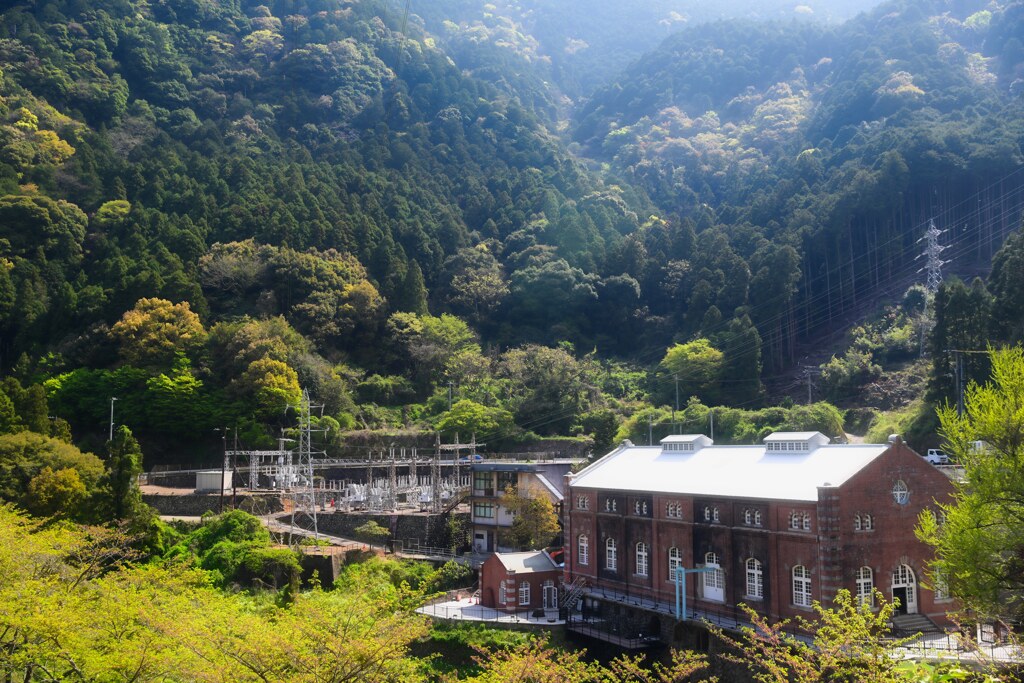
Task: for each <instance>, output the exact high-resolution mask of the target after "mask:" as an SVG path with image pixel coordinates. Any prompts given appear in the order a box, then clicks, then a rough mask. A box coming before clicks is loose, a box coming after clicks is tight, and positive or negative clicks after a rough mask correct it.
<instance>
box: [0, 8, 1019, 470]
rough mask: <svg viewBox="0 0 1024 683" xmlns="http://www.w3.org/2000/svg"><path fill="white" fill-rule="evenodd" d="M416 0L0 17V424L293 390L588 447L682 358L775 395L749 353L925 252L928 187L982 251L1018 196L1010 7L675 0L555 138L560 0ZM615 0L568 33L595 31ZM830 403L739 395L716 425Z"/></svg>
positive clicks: (607, 438)
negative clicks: (839, 14)
mask: <svg viewBox="0 0 1024 683" xmlns="http://www.w3.org/2000/svg"><path fill="white" fill-rule="evenodd" d="M572 7H573V6H572V5H566V6H559V8H560V9H559V11H568V10H569V9H571V8H572ZM404 10H405V8H404V7H403V6H401V5H398V4H397V3H392V4H389V3H378V2H339V1H338V0H294V1H291V0H279V1H278V2H270V3H267V4H257V3H256V2H213V1H212V0H160V1H149V2H143V1H142V0H137V1H136V0H103V1H101V2H88V3H86V2H74V1H71V0H61V1H58V0H50V1H41V2H33V3H29V2H21V3H15V4H14V5H13V7H10V8H8V9H6V10H5V11H4V12H3V14H2V15H0V97H2V99H0V258H2V265H3V266H4V267H3V268H0V371H2V372H3V373H4V374H5V375H6V376H7V379H6V380H4V381H5V385H4V393H5V395H6V397H7V399H8V403H9V404H10V406H9V410H8V409H7V408H5V407H4V406H3V405H0V409H2V410H7V412H8V413H9V415H8V418H6V419H5V420H6V423H7V425H8V426H7V427H5V429H8V431H16V430H17V429H18V428H21V427H24V426H30V427H31V428H33V429H34V430H36V431H44V432H47V431H51V432H54V433H55V434H56V433H60V434H65V433H66V431H67V425H65V424H64V423H63V422H62V421H63V420H67V421H68V422H69V423H70V427H71V429H72V432H73V435H74V438H76V439H78V440H80V441H81V440H82V439H84V441H83V444H84V445H85V446H89V447H93V448H97V447H98V446H99V442H100V441H101V440H102V439H104V438H105V437H106V425H107V420H108V411H109V409H110V403H109V400H110V398H111V397H115V396H116V397H117V398H118V399H120V402H119V403H118V404H117V411H118V422H121V423H124V424H127V425H129V426H131V427H132V428H133V429H134V430H135V431H136V432H137V433H138V434H139V436H140V438H141V439H142V441H143V443H144V446H145V447H146V449H147V452H153V451H154V450H155V451H156V452H157V453H158V454H159V457H165V456H166V457H167V458H168V459H172V458H177V457H180V455H181V450H182V449H183V448H184V446H182V444H188V443H195V442H203V443H209V442H212V441H213V440H214V439H213V437H211V436H210V434H212V430H213V429H214V428H215V427H216V428H222V427H224V426H225V425H235V424H237V425H239V426H240V427H241V429H242V431H243V432H244V435H245V438H246V439H247V440H249V441H250V442H253V443H256V442H260V441H263V440H266V439H267V438H269V435H270V434H272V433H273V432H274V430H275V429H276V427H277V426H280V425H281V424H285V423H287V422H288V419H289V418H288V417H287V416H285V414H284V413H283V407H284V406H285V405H286V404H287V403H289V402H293V401H294V400H296V398H297V396H298V392H299V388H300V387H305V388H308V389H310V391H311V392H312V393H313V395H314V397H315V398H317V399H318V400H320V401H323V402H324V403H325V404H326V406H327V415H328V416H329V417H325V420H327V423H326V424H327V426H329V427H331V429H332V431H331V434H333V435H335V436H334V437H332V438H334V439H336V438H337V435H338V434H339V433H340V432H342V431H344V430H345V429H349V428H356V427H365V428H382V427H386V428H391V429H394V428H400V427H401V428H406V427H408V428H413V429H415V428H435V427H437V428H441V429H443V430H445V431H446V432H447V433H450V434H451V435H452V436H454V434H455V433H456V432H458V433H460V434H462V435H463V438H465V437H466V436H468V434H467V432H477V433H478V434H479V435H480V436H481V437H486V438H489V439H491V440H492V441H493V442H494V443H501V442H503V441H506V440H509V439H517V438H523V437H525V436H529V435H530V434H531V433H537V434H541V435H551V436H554V435H561V436H565V435H570V434H584V435H589V436H590V437H591V438H593V439H595V440H596V442H597V444H598V446H599V447H605V446H607V445H608V444H609V443H611V440H612V439H613V438H615V437H616V435H617V434H618V436H620V437H621V436H622V435H625V434H631V435H633V436H635V434H634V430H637V429H641V428H640V427H638V426H637V425H638V424H639V423H638V422H637V420H641V419H642V418H641V416H644V415H648V413H644V412H643V411H644V410H647V411H652V412H649V416H650V418H651V420H652V421H654V420H655V419H657V420H659V421H660V422H662V424H661V425H660V429H662V430H663V431H665V430H668V429H671V425H670V424H668V422H670V421H671V417H666V415H670V413H671V411H669V410H668V408H667V406H668V405H670V404H672V403H673V402H674V401H675V389H676V385H677V383H678V384H679V385H680V386H679V391H680V392H681V401H680V408H682V407H683V406H684V404H687V402H688V399H689V398H690V397H695V399H694V401H697V402H693V401H691V402H690V403H689V405H690V406H691V407H692V410H691V411H690V413H688V415H689V417H687V418H686V419H687V420H691V421H694V427H693V428H698V427H699V425H698V422H699V421H700V420H701V419H703V418H702V417H701V416H702V415H706V406H707V405H709V404H721V405H729V406H732V407H734V408H736V409H738V410H740V411H741V413H742V412H743V410H760V409H762V408H764V407H765V406H766V404H768V403H771V402H772V399H773V397H769V396H768V395H766V394H765V392H764V391H763V388H762V377H764V378H765V379H774V378H777V377H779V376H781V375H784V374H785V373H787V372H789V371H790V370H791V368H792V367H793V366H794V364H795V363H797V362H798V360H799V359H800V357H801V354H803V353H805V352H806V351H807V350H808V349H812V350H813V348H814V346H815V345H816V344H819V343H820V340H821V339H822V336H823V335H825V334H831V333H841V332H842V331H843V330H844V329H845V328H846V326H848V325H849V324H851V323H852V322H853V321H854V320H855V319H857V318H858V317H860V316H862V315H864V314H866V313H867V312H870V311H871V310H873V309H874V308H875V306H876V304H877V302H878V300H879V299H880V298H883V297H885V296H889V295H892V296H894V297H895V298H898V297H899V296H901V295H902V294H903V291H904V290H906V288H907V286H908V285H909V284H910V283H911V282H913V281H914V280H915V279H919V278H920V277H922V276H919V275H917V274H916V270H917V268H918V267H919V266H920V263H919V262H915V261H914V258H915V257H916V256H917V255H918V254H919V253H920V246H919V245H918V244H917V240H918V238H919V237H920V235H921V233H922V231H923V229H924V227H925V226H926V224H927V221H928V219H929V218H930V217H932V216H934V217H935V218H936V219H937V220H938V221H939V222H940V223H941V224H942V225H943V226H944V227H949V228H951V229H950V231H949V232H948V236H947V237H946V238H944V239H946V240H947V241H946V243H947V244H948V245H949V249H948V251H947V252H946V254H948V256H949V257H950V260H951V261H952V265H951V266H950V268H953V269H954V270H956V269H959V272H963V273H965V274H966V273H972V272H982V271H984V270H986V269H987V268H988V265H989V262H990V259H991V258H992V256H993V255H994V254H995V253H996V252H997V250H998V249H999V247H1000V245H1001V244H1002V241H1003V239H1004V237H1005V236H1006V235H1007V234H1008V233H1009V232H1010V231H1011V230H1012V229H1014V228H1016V227H1017V226H1018V225H1019V216H1020V208H1021V203H1022V202H1021V199H1020V193H1021V192H1022V191H1024V186H1022V183H1021V179H1022V178H1024V174H1022V173H1020V172H1019V171H1020V169H1021V163H1022V160H1021V135H1022V128H1024V125H1022V123H1021V122H1022V121H1024V117H1022V116H1021V113H1022V112H1021V103H1022V100H1021V80H1020V79H1021V77H1022V75H1024V74H1022V72H1021V69H1022V68H1024V67H1022V64H1024V49H1022V48H1021V47H1020V41H1019V38H1018V37H1017V36H1018V35H1020V31H1019V30H1018V29H1019V28H1020V22H1021V21H1022V7H1021V4H1020V3H1012V4H1009V5H1005V6H1002V5H999V6H997V5H992V6H991V7H990V8H989V9H981V8H980V5H979V6H977V7H975V6H974V5H973V4H972V3H969V2H968V3H959V4H957V5H956V6H947V5H946V4H944V3H938V2H913V3H912V2H896V3H890V4H887V5H885V6H883V7H880V8H878V9H876V10H874V11H872V12H871V13H870V14H867V15H861V16H860V17H858V18H856V19H854V20H851V21H850V22H848V23H846V24H843V25H819V24H815V23H812V22H810V21H804V20H801V21H799V22H796V23H784V24H782V23H767V24H766V23H761V24H754V23H750V22H746V23H742V22H741V23H737V22H728V23H726V22H720V23H717V24H710V25H704V26H702V27H700V28H696V27H695V28H691V29H686V30H684V31H683V32H682V33H678V34H674V35H672V36H670V37H669V38H668V39H666V40H665V41H664V42H663V43H662V45H661V46H660V47H659V48H658V49H657V50H655V51H654V52H651V53H649V54H647V55H646V56H644V57H643V58H642V59H640V60H639V61H637V62H635V63H634V64H633V65H632V66H630V67H629V69H628V70H627V71H626V72H625V73H624V75H623V76H621V77H620V78H618V79H617V81H616V82H614V83H612V84H611V85H608V86H606V87H604V88H602V89H600V90H598V91H597V92H595V93H594V95H593V96H592V97H590V98H589V99H587V101H586V102H585V103H584V104H583V105H582V106H581V107H580V108H579V110H578V112H577V115H576V118H575V119H574V120H573V122H572V123H571V134H572V136H573V137H574V138H575V142H573V143H571V144H566V143H567V141H566V140H562V139H560V138H559V137H558V136H557V134H556V133H555V132H553V131H555V130H556V129H557V126H556V124H557V123H558V118H559V116H560V115H562V114H563V113H564V112H565V111H567V110H566V109H565V106H566V104H567V102H566V100H564V99H563V98H562V97H561V95H560V94H559V87H563V88H566V89H568V88H569V86H568V85H567V84H569V83H570V81H568V80H562V81H558V82H557V83H555V85H552V82H550V81H548V79H549V78H550V77H552V75H553V74H555V71H553V70H552V69H554V68H555V67H556V66H557V64H556V63H555V62H556V61H557V60H553V59H552V55H554V54H555V53H556V52H557V50H556V49H555V48H554V47H552V46H557V45H559V44H560V43H559V42H558V40H559V39H560V38H558V35H556V34H558V31H557V27H558V26H559V25H560V24H559V22H558V21H555V20H554V19H553V18H552V17H555V16H556V14H550V12H554V11H555V10H554V8H553V7H552V8H548V9H544V8H543V7H541V6H540V5H539V4H538V5H537V6H536V7H534V6H533V5H531V4H526V5H523V6H521V7H518V8H514V7H512V6H508V7H506V6H504V5H502V6H495V7H494V8H493V9H491V8H489V7H485V8H484V10H485V14H488V15H489V16H488V17H485V19H481V20H480V21H481V22H483V23H482V24H480V25H477V24H475V23H473V22H474V21H476V20H475V19H473V17H475V16H477V14H476V13H477V12H478V11H479V8H478V7H475V6H472V4H471V3H465V2H462V3H457V2H452V3H446V4H445V3H442V4H440V5H430V6H426V5H424V6H414V5H413V4H410V12H409V13H406V12H405V11H404ZM513 10H514V12H513ZM670 10H672V8H671V7H670V5H669V4H667V3H665V4H659V5H657V7H652V8H647V9H645V10H643V11H642V12H641V11H640V10H639V9H637V8H632V10H631V11H637V12H640V13H639V14H636V15H635V16H636V17H647V19H644V21H647V20H648V19H650V18H651V16H660V14H659V13H661V12H664V11H670ZM622 11H624V10H612V9H607V10H603V11H601V12H595V13H593V16H590V17H588V20H587V22H581V23H572V22H569V23H566V24H565V28H564V30H563V32H562V33H561V34H559V35H561V38H565V39H568V38H571V37H572V35H573V34H572V31H574V30H576V29H580V30H584V29H586V31H589V32H590V33H587V35H590V36H591V40H592V41H594V42H595V45H596V44H598V43H599V42H600V41H599V39H601V40H605V39H610V36H611V35H612V34H613V33H614V30H613V28H612V27H614V26H615V25H616V24H622V23H624V22H625V23H629V22H626V18H627V16H634V15H624V14H622ZM531 12H533V13H532V14H531ZM546 12H547V13H546ZM644 12H647V14H644ZM515 13H518V14H515ZM651 13H654V14H653V15H652V14H651ZM513 14H515V17H518V19H517V18H515V17H513ZM818 14H819V15H823V14H828V12H827V11H825V10H824V9H822V10H821V11H820V12H818ZM773 16H783V15H775V14H773ZM503 17H504V19H503ZM531 17H532V18H531ZM505 19H508V21H511V22H512V23H511V24H509V23H508V22H506V21H505ZM526 19H529V21H527V20H526ZM680 23H685V22H680ZM631 26H633V24H631ZM643 26H646V24H644V23H643V21H639V19H638V20H637V22H635V26H633V28H631V31H634V32H633V33H630V35H633V36H638V34H637V33H636V32H635V31H640V29H641V28H642V27H643ZM481 27H482V28H481ZM501 27H504V28H501ZM499 28H500V29H501V30H498V29H499ZM506 29H507V30H506ZM627 33H629V32H627ZM648 33H649V31H648ZM580 35H583V34H580ZM602 36H603V38H602ZM647 39H650V38H649V37H648V38H647ZM601 44H604V43H601ZM642 44H643V41H641V40H640V39H639V38H638V37H637V38H636V40H635V41H634V42H633V43H631V45H632V47H631V48H630V49H640V46H641V45H642ZM581 49H582V48H581ZM559 68H561V67H559ZM602 68H604V71H603V73H607V72H608V70H609V68H610V67H607V66H606V67H602ZM596 73H597V71H595V72H594V74H596ZM588 78H591V79H592V80H593V79H596V78H597V76H596V75H592V76H590V77H588ZM558 83H561V86H559V85H558ZM581 83H583V81H582V80H580V81H578V82H576V85H575V86H572V87H575V88H577V89H579V88H582V87H583V86H582V85H580V84H581ZM583 154H585V155H589V157H587V156H582V155H583ZM1003 291H1004V293H1003V294H1002V295H1000V296H1002V300H1001V302H1000V303H999V304H998V306H997V307H996V309H995V310H1002V311H1008V310H1015V308H1014V307H1015V305H1016V303H1015V302H1016V301H1017V299H1014V297H1015V296H1016V294H1015V291H1016V290H1014V289H1013V287H1012V286H1006V287H1004V290H1003ZM1000 307H1002V308H1000ZM1000 315H1002V314H996V317H997V318H998V317H999V316H1000ZM1000 319H1001V318H1000ZM901 324H903V323H901ZM908 324H909V323H908ZM915 324H916V323H915ZM1000 325H1002V323H998V324H995V326H994V327H993V329H998V330H1001V331H1000V332H999V333H998V334H996V333H993V336H992V337H990V338H991V339H995V340H999V339H1009V338H1011V337H1012V335H1011V331H1012V329H1011V328H1010V327H1006V326H1001V327H1000ZM900 329H903V328H900ZM915 329H916V328H915ZM879 334H881V333H879ZM901 334H904V333H903V332H901ZM986 339H988V338H986ZM936 343H938V342H936ZM901 353H902V352H901ZM898 356H899V354H898V353H897V354H896V356H895V357H898ZM858 358H859V357H858ZM947 360H948V359H947ZM870 362H872V361H870V360H869V361H868V363H869V364H870ZM853 365H854V366H856V363H853ZM844 372H845V370H844ZM848 374H850V373H848ZM847 379H848V378H844V377H840V380H841V381H840V385H842V382H844V381H847ZM842 386H847V387H848V390H847V393H849V392H852V391H858V390H859V389H856V386H857V383H856V382H854V383H853V384H852V385H851V384H849V382H848V383H847V384H846V385H842ZM850 386H853V387H854V388H853V389H850V388H849V387H850ZM937 391H938V390H937ZM948 391H949V390H948V387H947V388H946V389H942V390H941V391H940V393H939V394H936V396H939V395H948ZM449 392H450V393H451V396H452V405H451V406H449V402H448V396H449ZM943 392H944V393H943ZM853 401H854V402H855V399H853ZM0 403H4V402H3V401H2V400H0ZM657 406H666V408H665V409H660V408H657ZM702 411H703V412H702ZM46 416H53V417H54V418H58V419H55V420H53V421H51V422H52V423H53V424H52V425H50V424H48V423H47V421H46V420H45V417H46ZM656 416H660V417H656ZM838 419H839V418H837V417H836V414H835V413H834V412H832V411H829V410H827V409H823V410H821V411H817V412H815V411H807V412H805V413H802V414H790V413H789V412H787V411H786V410H782V412H770V413H765V414H762V413H757V414H753V413H751V414H749V415H748V414H745V413H744V414H740V413H737V416H736V418H735V420H734V423H735V424H734V430H733V431H732V432H728V431H727V432H725V433H724V434H723V435H722V437H721V438H723V439H735V440H750V439H754V438H757V436H758V434H760V433H762V432H764V431H765V430H770V429H772V428H777V427H779V426H781V425H788V426H793V427H794V428H795V427H797V426H802V427H805V428H811V427H814V428H821V429H824V430H827V431H830V432H834V431H837V430H838V429H839V425H838V423H837V420H838ZM90 439H91V440H92V441H90ZM335 445H337V444H336V443H335Z"/></svg>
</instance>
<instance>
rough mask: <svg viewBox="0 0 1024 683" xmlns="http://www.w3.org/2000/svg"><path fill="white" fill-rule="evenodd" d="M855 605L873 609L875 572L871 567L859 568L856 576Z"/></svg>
mask: <svg viewBox="0 0 1024 683" xmlns="http://www.w3.org/2000/svg"><path fill="white" fill-rule="evenodd" d="M856 583H857V604H859V605H867V606H868V607H870V608H872V609H874V607H875V572H874V570H873V569H871V567H867V566H865V567H860V568H858V569H857V574H856Z"/></svg>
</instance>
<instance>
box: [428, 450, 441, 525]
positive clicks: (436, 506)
mask: <svg viewBox="0 0 1024 683" xmlns="http://www.w3.org/2000/svg"><path fill="white" fill-rule="evenodd" d="M430 511H431V512H434V513H438V512H441V435H440V434H436V435H435V436H434V458H433V460H431V461H430Z"/></svg>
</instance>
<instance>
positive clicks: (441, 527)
mask: <svg viewBox="0 0 1024 683" xmlns="http://www.w3.org/2000/svg"><path fill="white" fill-rule="evenodd" d="M451 514H455V515H456V517H461V518H464V519H463V525H464V526H465V525H468V523H469V515H468V514H467V513H451ZM449 516H450V515H424V514H418V515H392V514H389V513H381V512H337V513H325V514H318V515H317V529H319V530H320V531H322V532H323V533H325V534H328V535H331V536H341V537H342V538H352V539H355V540H359V539H358V536H357V534H356V533H355V529H356V528H357V527H359V526H362V525H363V524H366V523H367V522H370V521H374V522H377V524H380V525H381V526H382V527H384V528H385V529H389V530H390V531H391V537H392V538H393V539H394V540H395V541H400V542H401V543H403V544H404V545H414V544H420V545H425V546H433V547H437V548H447V547H449V544H450V542H451V540H450V539H449V529H448V518H449ZM302 525H303V526H306V527H308V526H309V525H310V522H309V520H305V519H304V520H303V522H302Z"/></svg>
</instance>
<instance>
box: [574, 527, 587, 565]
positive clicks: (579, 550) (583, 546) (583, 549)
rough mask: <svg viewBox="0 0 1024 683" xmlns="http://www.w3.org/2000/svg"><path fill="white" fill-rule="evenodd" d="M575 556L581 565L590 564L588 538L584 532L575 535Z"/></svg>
mask: <svg viewBox="0 0 1024 683" xmlns="http://www.w3.org/2000/svg"><path fill="white" fill-rule="evenodd" d="M576 556H577V559H578V560H579V563H580V564H581V565H583V566H587V565H589V564H590V539H589V538H588V537H587V535H586V534H580V535H579V536H577V537H576Z"/></svg>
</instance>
